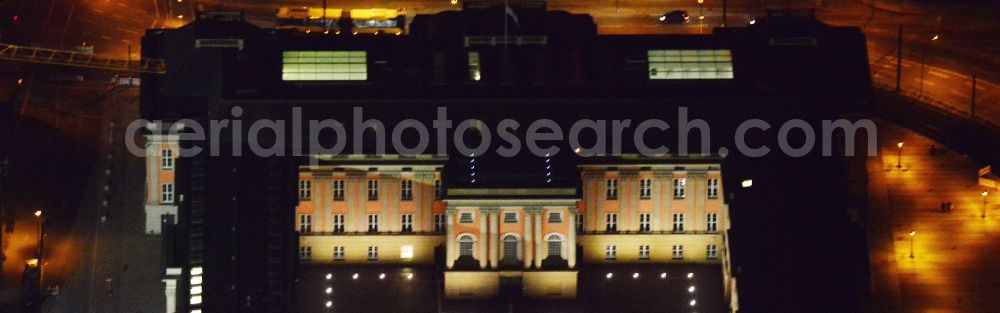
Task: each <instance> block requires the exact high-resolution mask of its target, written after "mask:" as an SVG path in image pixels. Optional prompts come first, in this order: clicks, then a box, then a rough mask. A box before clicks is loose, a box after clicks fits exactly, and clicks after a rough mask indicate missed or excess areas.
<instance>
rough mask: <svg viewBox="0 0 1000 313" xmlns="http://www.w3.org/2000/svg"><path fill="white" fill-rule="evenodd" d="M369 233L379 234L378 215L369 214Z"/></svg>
mask: <svg viewBox="0 0 1000 313" xmlns="http://www.w3.org/2000/svg"><path fill="white" fill-rule="evenodd" d="M368 232H369V233H377V232H378V214H368Z"/></svg>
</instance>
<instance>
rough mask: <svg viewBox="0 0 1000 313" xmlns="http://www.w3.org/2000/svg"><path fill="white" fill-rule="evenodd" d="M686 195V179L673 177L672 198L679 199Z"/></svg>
mask: <svg viewBox="0 0 1000 313" xmlns="http://www.w3.org/2000/svg"><path fill="white" fill-rule="evenodd" d="M685 196H687V179H686V178H674V198H675V199H681V198H684V197H685Z"/></svg>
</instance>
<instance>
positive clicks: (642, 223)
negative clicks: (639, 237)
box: [639, 213, 652, 232]
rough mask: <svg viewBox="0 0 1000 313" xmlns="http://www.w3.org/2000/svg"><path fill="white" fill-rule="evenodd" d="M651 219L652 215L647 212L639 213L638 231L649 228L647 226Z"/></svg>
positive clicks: (644, 230)
mask: <svg viewBox="0 0 1000 313" xmlns="http://www.w3.org/2000/svg"><path fill="white" fill-rule="evenodd" d="M651 219H652V215H650V214H649V213H640V214H639V231H643V232H646V231H649V230H650V228H649V221H650V220H651Z"/></svg>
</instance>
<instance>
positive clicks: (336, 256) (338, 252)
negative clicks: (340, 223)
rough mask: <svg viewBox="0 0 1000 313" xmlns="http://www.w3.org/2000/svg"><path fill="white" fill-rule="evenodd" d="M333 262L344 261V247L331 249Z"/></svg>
mask: <svg viewBox="0 0 1000 313" xmlns="http://www.w3.org/2000/svg"><path fill="white" fill-rule="evenodd" d="M333 260H334V261H343V260H344V247H341V246H337V247H333Z"/></svg>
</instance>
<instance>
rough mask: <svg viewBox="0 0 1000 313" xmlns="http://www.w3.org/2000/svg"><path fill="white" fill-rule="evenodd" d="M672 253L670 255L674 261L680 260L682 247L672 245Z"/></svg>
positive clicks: (682, 256) (682, 252)
mask: <svg viewBox="0 0 1000 313" xmlns="http://www.w3.org/2000/svg"><path fill="white" fill-rule="evenodd" d="M672 251H673V253H671V256H673V258H674V259H676V260H680V259H683V258H684V246H681V245H674V247H673V249H672Z"/></svg>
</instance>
